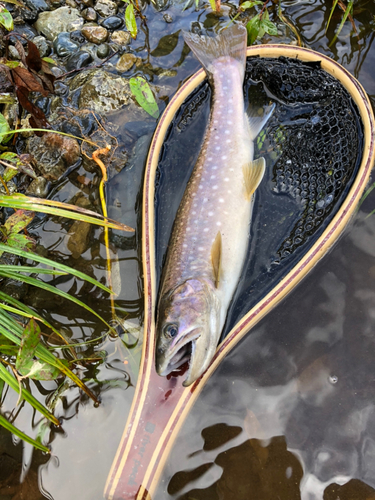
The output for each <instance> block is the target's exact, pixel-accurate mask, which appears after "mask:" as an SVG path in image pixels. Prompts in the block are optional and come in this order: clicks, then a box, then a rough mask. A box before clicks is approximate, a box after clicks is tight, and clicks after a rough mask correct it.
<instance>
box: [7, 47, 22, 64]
mask: <svg viewBox="0 0 375 500" xmlns="http://www.w3.org/2000/svg"><path fill="white" fill-rule="evenodd" d="M8 51H9V55H10V58H11V59H16V60H19V59H20V55H19V53H18V50H17V49H16V47H14V46H13V45H9V47H8Z"/></svg>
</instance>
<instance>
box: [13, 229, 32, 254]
mask: <svg viewBox="0 0 375 500" xmlns="http://www.w3.org/2000/svg"><path fill="white" fill-rule="evenodd" d="M7 244H8V246H9V247H12V248H14V249H18V250H33V249H34V248H35V244H36V243H35V241H34V240H33V239H32V238H30V236H26V235H25V234H13V233H12V234H11V235H10V236H8V239H7Z"/></svg>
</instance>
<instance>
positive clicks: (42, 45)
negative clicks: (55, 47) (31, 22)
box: [33, 36, 51, 57]
mask: <svg viewBox="0 0 375 500" xmlns="http://www.w3.org/2000/svg"><path fill="white" fill-rule="evenodd" d="M33 42H34V43H35V45H36V46H37V48H38V50H39V54H40V57H46V56H48V54H49V53H50V52H51V48H50V46H49V45H48V42H47V40H46V39H45V38H44V36H36V37H35V38H34V39H33Z"/></svg>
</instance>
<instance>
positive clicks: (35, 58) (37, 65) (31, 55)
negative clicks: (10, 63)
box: [26, 40, 42, 71]
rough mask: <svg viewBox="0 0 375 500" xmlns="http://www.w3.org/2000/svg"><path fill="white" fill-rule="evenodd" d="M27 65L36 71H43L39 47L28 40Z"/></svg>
mask: <svg viewBox="0 0 375 500" xmlns="http://www.w3.org/2000/svg"><path fill="white" fill-rule="evenodd" d="M26 63H27V67H28V68H29V69H32V70H34V71H40V70H41V69H42V58H41V57H40V54H39V50H38V47H37V46H36V45H35V43H33V42H32V41H30V40H27V56H26Z"/></svg>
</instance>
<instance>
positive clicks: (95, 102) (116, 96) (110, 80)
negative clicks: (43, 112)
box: [70, 69, 132, 113]
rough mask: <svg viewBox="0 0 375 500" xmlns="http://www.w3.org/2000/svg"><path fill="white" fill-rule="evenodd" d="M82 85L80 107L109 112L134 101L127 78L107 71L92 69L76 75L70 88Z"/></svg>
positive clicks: (73, 88) (98, 111)
mask: <svg viewBox="0 0 375 500" xmlns="http://www.w3.org/2000/svg"><path fill="white" fill-rule="evenodd" d="M80 86H82V89H81V95H80V97H79V101H78V103H79V107H80V108H88V109H92V110H93V111H95V112H97V113H108V112H110V111H113V110H117V109H119V108H120V107H121V106H124V105H128V104H130V103H131V102H132V94H131V91H130V86H129V82H128V80H127V79H126V78H123V77H120V76H116V75H112V74H111V73H107V72H106V71H104V70H102V69H99V70H92V71H88V72H86V73H85V74H82V73H81V74H80V75H77V76H76V77H74V78H73V79H72V81H71V84H70V89H71V90H75V89H77V88H79V87H80Z"/></svg>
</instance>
